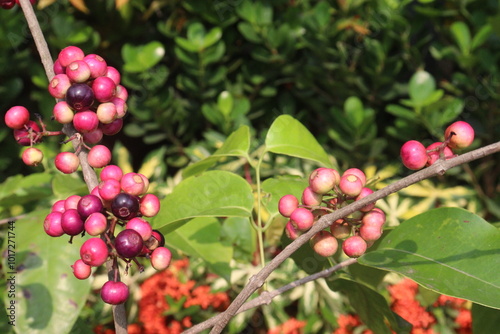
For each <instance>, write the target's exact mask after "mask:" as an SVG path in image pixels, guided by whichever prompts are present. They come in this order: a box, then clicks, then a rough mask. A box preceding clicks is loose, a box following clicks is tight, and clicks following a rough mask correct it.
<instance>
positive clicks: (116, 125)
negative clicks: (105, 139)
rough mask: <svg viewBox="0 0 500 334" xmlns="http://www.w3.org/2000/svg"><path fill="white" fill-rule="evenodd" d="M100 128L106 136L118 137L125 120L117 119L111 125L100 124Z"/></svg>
mask: <svg viewBox="0 0 500 334" xmlns="http://www.w3.org/2000/svg"><path fill="white" fill-rule="evenodd" d="M99 127H100V128H101V130H102V133H104V134H105V135H106V136H113V135H116V134H117V133H118V132H120V130H121V129H122V127H123V119H121V118H117V119H115V120H114V121H113V122H111V123H109V124H100V125H99Z"/></svg>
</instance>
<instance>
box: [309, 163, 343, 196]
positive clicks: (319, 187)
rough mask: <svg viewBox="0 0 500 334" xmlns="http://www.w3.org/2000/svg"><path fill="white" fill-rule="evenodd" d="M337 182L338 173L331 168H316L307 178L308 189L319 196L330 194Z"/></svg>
mask: <svg viewBox="0 0 500 334" xmlns="http://www.w3.org/2000/svg"><path fill="white" fill-rule="evenodd" d="M338 182H339V180H338V172H337V171H336V170H335V169H332V168H318V169H316V170H314V171H313V172H312V173H311V175H310V176H309V187H311V190H312V191H314V192H315V193H317V194H321V195H324V194H326V193H328V192H330V191H331V190H332V189H333V187H334V186H335V185H336V184H338Z"/></svg>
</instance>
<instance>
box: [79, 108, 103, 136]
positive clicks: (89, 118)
mask: <svg viewBox="0 0 500 334" xmlns="http://www.w3.org/2000/svg"><path fill="white" fill-rule="evenodd" d="M73 126H74V127H75V129H76V131H78V132H80V133H88V132H92V131H95V130H96V129H97V127H98V126H99V119H98V118H97V114H96V113H95V112H93V111H91V110H85V111H80V112H78V113H76V114H75V116H74V117H73Z"/></svg>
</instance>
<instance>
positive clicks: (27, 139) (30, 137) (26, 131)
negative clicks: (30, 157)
mask: <svg viewBox="0 0 500 334" xmlns="http://www.w3.org/2000/svg"><path fill="white" fill-rule="evenodd" d="M39 132H41V130H40V127H39V126H38V124H36V122H34V121H28V123H26V124H25V125H24V128H23V129H17V130H14V131H13V134H14V138H15V140H16V141H17V143H18V144H19V145H22V146H30V145H31V144H32V141H33V144H36V143H37V142H39V139H37V138H35V134H36V133H39Z"/></svg>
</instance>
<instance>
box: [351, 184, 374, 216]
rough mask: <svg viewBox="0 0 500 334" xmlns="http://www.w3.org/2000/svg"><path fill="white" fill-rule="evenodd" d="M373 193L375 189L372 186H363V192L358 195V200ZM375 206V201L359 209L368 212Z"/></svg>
mask: <svg viewBox="0 0 500 334" xmlns="http://www.w3.org/2000/svg"><path fill="white" fill-rule="evenodd" d="M371 194H373V190H371V189H370V188H363V189H361V193H359V195H358V196H357V197H356V201H359V200H360V199H362V198H364V197H366V196H368V195H371ZM374 207H375V202H373V203H370V204H367V205H366V206H364V207H362V208H361V209H360V210H359V211H361V212H368V211H370V210H372V209H373V208H374Z"/></svg>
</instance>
